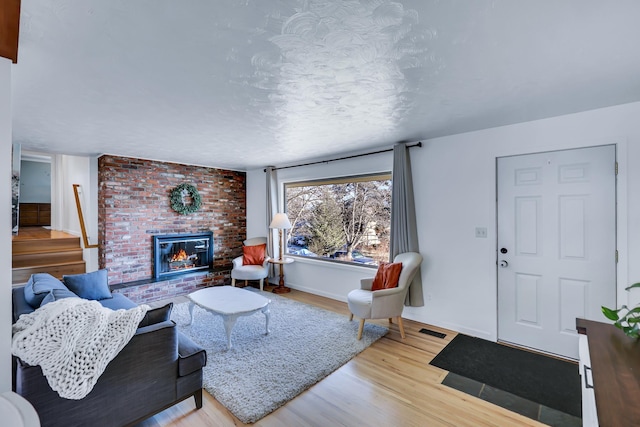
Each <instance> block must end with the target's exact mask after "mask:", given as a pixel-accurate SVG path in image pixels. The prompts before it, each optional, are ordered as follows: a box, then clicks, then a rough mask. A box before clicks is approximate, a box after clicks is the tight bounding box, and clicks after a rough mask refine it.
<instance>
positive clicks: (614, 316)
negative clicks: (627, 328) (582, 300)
mask: <svg viewBox="0 0 640 427" xmlns="http://www.w3.org/2000/svg"><path fill="white" fill-rule="evenodd" d="M619 311H620V310H612V309H610V308H607V307H605V306H602V314H604V316H605V317H606V318H607V319H609V320H613V321H617V320H618V319H619V318H620V317H619V316H618V312H619Z"/></svg>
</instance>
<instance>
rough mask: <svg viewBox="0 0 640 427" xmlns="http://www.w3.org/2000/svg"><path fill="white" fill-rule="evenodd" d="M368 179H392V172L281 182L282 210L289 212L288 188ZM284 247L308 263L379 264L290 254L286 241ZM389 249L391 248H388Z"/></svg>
mask: <svg viewBox="0 0 640 427" xmlns="http://www.w3.org/2000/svg"><path fill="white" fill-rule="evenodd" d="M370 181H392V172H391V171H381V172H372V173H364V174H355V175H343V176H336V177H325V178H317V179H307V180H299V181H287V182H283V183H282V190H283V193H282V194H283V198H282V200H283V205H284V212H285V213H287V215H288V214H289V212H288V206H287V190H288V189H290V188H299V187H310V186H321V185H332V184H348V183H354V182H370ZM390 187H391V185H390ZM390 217H391V214H389V222H391V218H390ZM289 232H290V230H287V233H289ZM288 237H289V236H286V238H285V242H287V241H288ZM284 249H285V254H286V256H288V257H294V258H296V259H301V260H305V261H309V262H310V263H315V262H328V263H334V264H340V265H344V266H350V267H354V266H355V267H361V268H367V269H377V268H378V265H379V264H375V265H374V264H362V263H359V262H356V261H346V260H340V259H335V258H329V257H323V256H318V257H309V256H304V255H297V254H292V253H289V245H287V244H286V243H285V248H284ZM389 251H391V248H389ZM389 253H390V252H389ZM388 255H389V254H388ZM387 261H388V260H387Z"/></svg>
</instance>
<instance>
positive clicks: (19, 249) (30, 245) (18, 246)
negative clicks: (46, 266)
mask: <svg viewBox="0 0 640 427" xmlns="http://www.w3.org/2000/svg"><path fill="white" fill-rule="evenodd" d="M12 248H13V254H31V253H42V252H55V251H64V250H69V249H77V248H81V246H80V238H79V237H68V238H63V239H28V240H13V242H12Z"/></svg>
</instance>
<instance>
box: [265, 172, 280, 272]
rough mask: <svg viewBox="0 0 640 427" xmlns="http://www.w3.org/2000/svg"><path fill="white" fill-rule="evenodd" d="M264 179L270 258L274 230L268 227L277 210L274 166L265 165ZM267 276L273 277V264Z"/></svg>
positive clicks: (272, 248) (272, 251)
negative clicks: (265, 184) (265, 183)
mask: <svg viewBox="0 0 640 427" xmlns="http://www.w3.org/2000/svg"><path fill="white" fill-rule="evenodd" d="M266 172H267V173H266V181H267V192H266V193H267V203H266V205H267V212H266V220H267V224H266V230H267V253H268V254H269V256H270V257H271V258H274V257H275V255H274V254H275V248H274V244H273V240H274V238H273V233H274V231H275V230H272V229H270V228H269V225H271V221H272V220H273V217H274V216H275V214H276V213H277V212H278V184H277V180H276V171H275V167H274V166H267V169H266ZM269 277H275V269H274V265H273V264H270V268H269Z"/></svg>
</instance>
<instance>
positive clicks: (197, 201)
mask: <svg viewBox="0 0 640 427" xmlns="http://www.w3.org/2000/svg"><path fill="white" fill-rule="evenodd" d="M186 194H189V196H191V200H192V203H191V204H189V205H187V204H186V202H185V200H184V196H185V195H186ZM169 199H170V200H171V208H172V209H173V210H174V211H176V212H178V213H179V214H180V215H189V214H192V213H194V212H195V211H197V210H198V209H200V205H201V204H202V199H201V198H200V193H198V189H197V188H196V187H195V186H193V185H191V184H186V183H185V184H180V185H178V186H177V187H176V188H174V189H173V190H171V196H169Z"/></svg>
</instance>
